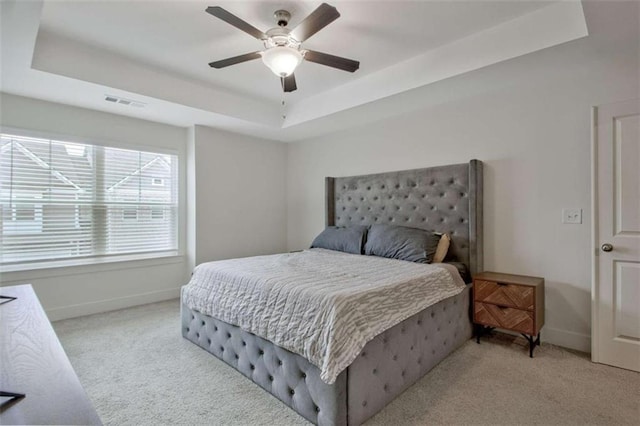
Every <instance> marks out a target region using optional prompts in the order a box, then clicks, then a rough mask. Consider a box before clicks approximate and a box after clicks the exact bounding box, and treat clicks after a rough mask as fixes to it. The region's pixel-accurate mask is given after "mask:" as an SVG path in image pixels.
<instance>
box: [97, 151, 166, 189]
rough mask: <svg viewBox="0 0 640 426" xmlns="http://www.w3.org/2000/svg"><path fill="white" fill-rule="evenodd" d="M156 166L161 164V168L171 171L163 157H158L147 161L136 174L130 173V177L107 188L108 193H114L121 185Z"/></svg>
mask: <svg viewBox="0 0 640 426" xmlns="http://www.w3.org/2000/svg"><path fill="white" fill-rule="evenodd" d="M154 164H160V165H161V166H164V167H165V168H166V169H167V170H171V165H170V164H169V163H167V161H166V160H165V159H164V158H162V157H161V156H157V157H155V158H153V159H151V160H149V161H147V162H146V163H145V164H144V165H142V166H141V167H139V168H138V169H136V170H135V171H134V172H132V173H130V174H129V175H127V176H125V177H123V178H122V179H120V180H119V181H118V182H116V183H114V184H113V185H111V186H110V187H109V188H107V192H112V191H114V190H115V189H116V188H118V187H119V186H120V185H123V184H124V183H126V182H128V181H129V179H131V178H133V177H135V176H138V175H140V174H141V173H142V172H144V171H145V170H147V169H148V168H150V167H152V166H153V165H154Z"/></svg>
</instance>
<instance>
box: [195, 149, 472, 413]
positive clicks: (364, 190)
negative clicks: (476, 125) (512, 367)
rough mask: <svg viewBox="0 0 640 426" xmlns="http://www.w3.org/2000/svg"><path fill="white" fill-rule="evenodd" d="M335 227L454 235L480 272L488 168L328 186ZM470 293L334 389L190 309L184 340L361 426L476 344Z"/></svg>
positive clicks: (426, 317)
mask: <svg viewBox="0 0 640 426" xmlns="http://www.w3.org/2000/svg"><path fill="white" fill-rule="evenodd" d="M326 194H327V215H326V218H327V220H326V222H327V225H338V226H346V225H351V224H365V225H368V224H374V223H393V224H397V225H403V226H410V227H414V228H423V229H428V230H434V231H439V232H446V233H448V234H449V235H451V237H452V245H451V247H450V250H449V256H448V260H452V261H458V262H462V263H464V264H465V265H466V266H467V267H468V268H469V271H470V273H471V274H473V273H475V272H478V271H481V270H482V163H481V162H480V161H478V160H472V161H471V162H469V163H465V164H455V165H448V166H441V167H431V168H426V169H417V170H408V171H402V172H392V173H380V174H373V175H365V176H353V177H342V178H327V179H326ZM469 307H470V289H469V287H467V289H465V291H463V292H462V293H461V294H459V295H457V296H454V297H451V298H449V299H445V300H443V301H441V302H439V303H437V304H435V305H432V306H430V307H429V308H427V309H425V310H423V311H422V312H419V313H418V314H416V315H414V316H413V317H411V318H408V319H407V320H405V321H403V322H401V323H400V324H398V325H396V326H394V327H392V328H390V329H389V330H387V331H385V332H383V333H382V334H380V335H378V336H377V337H375V338H374V339H373V340H371V341H370V342H369V343H367V345H366V346H365V347H364V348H363V350H362V352H361V353H360V355H359V356H358V358H356V360H355V361H354V362H353V363H352V364H351V365H350V366H349V367H348V368H347V369H346V370H345V371H343V372H342V373H341V374H340V375H339V376H338V379H337V380H336V382H335V383H334V384H332V385H328V384H326V383H324V382H323V381H322V380H321V379H320V370H319V369H318V368H317V367H315V366H314V365H312V364H311V363H309V361H307V360H306V359H305V358H303V357H301V356H300V355H297V354H294V353H291V352H289V351H287V350H285V349H282V348H280V347H278V346H276V345H274V344H273V343H271V342H269V341H267V340H264V339H262V338H260V337H258V336H255V335H253V334H251V333H247V332H245V331H243V330H241V329H240V328H238V327H236V326H234V325H231V324H228V323H225V322H223V321H220V320H218V319H216V318H212V317H209V316H206V315H203V314H201V313H199V312H197V311H194V310H191V309H189V308H188V307H187V306H185V305H184V304H183V305H182V335H183V336H184V337H185V338H186V339H188V340H190V341H192V342H194V343H195V344H197V345H198V346H201V347H202V348H204V349H205V350H207V351H209V352H211V353H212V354H213V355H215V356H216V357H218V358H220V359H222V360H223V361H225V362H226V363H227V364H229V365H231V366H232V367H234V368H235V369H237V370H238V371H240V372H241V373H242V374H244V375H245V376H247V377H248V378H250V379H251V380H252V381H253V382H255V383H256V384H258V385H259V386H261V387H262V388H264V389H265V390H266V391H268V392H270V393H271V394H272V395H274V396H275V397H276V398H278V399H280V400H281V401H283V402H284V403H285V404H287V405H288V406H289V407H291V408H292V409H294V410H295V411H297V412H298V413H299V414H300V415H302V416H303V417H305V418H306V419H308V420H310V421H311V422H313V423H316V424H319V425H347V424H349V425H358V424H361V423H363V422H364V421H366V420H367V419H368V418H370V417H371V416H373V415H374V414H376V413H377V412H378V411H380V410H381V409H382V408H383V407H384V406H385V405H387V404H388V403H389V402H390V401H391V400H393V399H394V398H395V397H396V396H398V395H399V394H401V393H402V392H403V391H404V390H405V389H407V388H408V387H409V386H411V385H412V384H413V383H415V382H416V381H417V380H418V379H420V378H421V377H422V376H424V375H425V374H426V373H427V372H428V371H429V370H431V369H432V368H433V367H434V366H435V365H436V364H438V363H439V362H440V361H441V360H443V359H444V358H446V357H447V356H448V355H449V354H450V353H451V352H453V351H454V350H455V349H457V348H458V347H459V346H460V345H462V344H463V343H464V342H465V341H467V340H468V339H469V338H470V337H471V333H472V332H471V321H470V317H469V311H470V310H469Z"/></svg>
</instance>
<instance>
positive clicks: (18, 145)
mask: <svg viewBox="0 0 640 426" xmlns="http://www.w3.org/2000/svg"><path fill="white" fill-rule="evenodd" d="M12 147H15V148H17V149H18V151H20V152H21V153H22V154H23V155H24V156H25V157H27V158H29V159H30V160H31V161H33V162H34V163H35V164H37V165H38V166H40V167H41V168H43V169H45V170H50V171H51V174H52V175H53V176H55V177H56V178H58V179H59V180H60V181H62V182H63V183H65V184H67V185H70V186H73V187H74V188H75V189H77V190H78V191H83V192H84V189H83V188H81V187H80V186H79V185H77V184H76V183H75V182H73V181H72V180H71V179H69V178H68V177H67V176H65V175H64V174H63V173H62V172H60V171H58V170H56V169H54V168H53V167H51V165H50V164H49V163H47V162H46V161H44V160H43V159H42V158H40V157H39V156H38V155H36V154H35V153H34V152H33V151H31V150H30V149H29V148H27V147H26V146H24V145H23V144H21V143H20V142H18V141H15V140H11V143H8V144H5V145H4V146H2V148H0V152H1V153H3V154H4V153H5V152H6V151H9V150H10V149H11V148H12Z"/></svg>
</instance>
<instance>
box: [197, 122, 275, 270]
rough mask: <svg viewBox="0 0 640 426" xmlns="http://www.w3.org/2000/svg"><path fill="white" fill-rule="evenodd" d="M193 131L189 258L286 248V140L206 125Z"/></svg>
mask: <svg viewBox="0 0 640 426" xmlns="http://www.w3.org/2000/svg"><path fill="white" fill-rule="evenodd" d="M189 137H190V140H189V155H188V157H189V162H190V164H189V173H190V178H189V179H190V180H191V181H194V182H196V183H197V191H196V194H195V204H191V205H190V207H189V219H190V226H193V228H192V229H191V230H190V232H191V233H192V234H193V235H192V237H191V238H190V242H189V245H190V247H191V248H192V250H190V252H191V253H194V255H195V256H194V257H193V258H191V259H190V262H192V263H195V264H199V263H202V262H206V261H211V260H219V259H228V258H233V257H244V256H253V255H259V254H270V253H280V252H283V251H285V250H286V245H287V242H286V232H287V217H286V214H287V203H286V166H287V161H286V159H287V146H286V145H285V144H283V143H280V142H273V141H267V140H264V139H257V138H252V137H250V136H243V135H238V134H234V133H228V132H224V131H220V130H215V129H212V128H209V127H203V126H195V129H194V130H193V131H192V132H190V135H189Z"/></svg>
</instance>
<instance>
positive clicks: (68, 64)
mask: <svg viewBox="0 0 640 426" xmlns="http://www.w3.org/2000/svg"><path fill="white" fill-rule="evenodd" d="M319 4H320V2H318V1H314V2H309V1H290V0H285V1H216V2H211V1H177V0H174V1H151V0H138V1H134V0H129V1H105V0H103V1H89V0H80V1H69V0H66V1H44V2H42V1H31V2H16V1H3V2H2V20H3V21H2V24H3V29H2V40H3V43H2V58H3V61H2V71H3V73H2V76H3V78H2V90H3V91H5V92H8V93H14V94H19V95H25V96H32V97H38V98H43V99H47V100H53V101H57V102H63V103H69V104H72V105H78V106H84V107H90V108H95V109H99V110H106V111H110V112H115V113H119V114H124V115H131V116H137V117H141V118H147V119H152V120H156V121H162V122H168V123H171V124H176V125H182V126H188V125H192V124H205V125H211V126H217V127H221V128H227V129H229V130H233V131H239V132H243V133H247V134H253V135H257V136H262V137H266V138H270V139H278V140H292V138H304V137H306V136H308V135H306V134H305V132H304V124H305V123H308V122H312V121H314V120H317V119H319V118H322V117H326V116H329V115H332V114H338V113H340V112H341V111H345V110H348V109H352V108H354V107H357V106H359V105H363V104H365V103H370V102H376V101H378V100H380V99H382V98H385V97H388V96H392V95H394V94H397V93H401V92H404V91H407V90H412V89H414V88H417V87H420V86H424V85H425V84H430V83H433V82H435V81H439V80H441V79H444V78H448V77H451V76H453V75H457V74H460V73H464V72H468V71H471V70H473V69H478V68H481V67H484V66H487V65H491V64H493V63H497V62H500V61H503V60H507V59H510V58H513V57H517V56H520V55H522V54H527V53H530V52H533V51H536V50H539V49H542V48H546V47H550V46H553V45H556V44H559V43H562V42H565V41H568V40H572V39H575V38H579V37H583V36H585V35H586V34H587V31H586V25H585V23H584V15H583V12H582V7H581V4H580V3H579V2H557V1H555V2H549V1H516V0H513V1H483V0H477V1H440V2H436V1H340V0H331V1H330V4H332V5H334V6H335V7H337V9H338V10H339V11H340V13H341V17H340V18H339V19H338V20H336V21H335V22H333V23H332V24H330V25H329V26H327V27H326V28H325V29H323V30H322V31H320V32H319V33H318V34H316V35H314V36H313V37H312V38H310V39H309V40H308V41H307V42H306V43H305V44H304V47H306V48H309V49H313V50H318V51H322V52H326V53H331V54H335V55H338V56H344V57H348V58H352V59H356V60H359V61H360V63H361V66H360V69H359V70H358V71H357V72H356V73H354V74H350V73H346V72H343V71H340V70H336V69H332V68H329V67H324V66H321V65H317V64H313V63H303V64H302V65H301V66H300V67H299V68H298V70H297V71H296V79H297V82H298V90H297V91H296V92H294V93H292V94H287V95H286V97H285V100H286V105H285V107H284V108H283V107H282V106H281V104H280V103H281V101H282V99H283V94H282V92H281V88H280V83H279V81H278V78H277V77H276V76H274V75H273V74H272V73H271V71H269V70H268V69H267V68H266V67H265V66H264V65H263V64H262V63H261V61H260V60H255V61H251V62H247V63H243V64H239V65H236V66H232V67H229V68H226V69H222V70H215V69H212V68H210V67H209V66H208V65H207V63H208V62H210V61H212V60H218V59H223V58H226V57H230V56H235V55H238V54H242V53H247V52H252V51H256V50H261V49H262V45H261V42H260V41H258V40H255V39H253V38H252V37H251V36H249V35H247V34H245V33H243V32H241V31H240V30H238V29H236V28H234V27H232V26H230V25H228V24H226V23H225V22H222V21H220V20H218V19H216V18H214V17H213V16H211V15H209V14H207V13H206V12H205V11H204V10H205V8H206V7H207V6H211V5H219V6H222V7H223V8H225V9H227V10H228V11H230V12H232V13H233V14H235V15H237V16H239V17H240V18H242V19H244V20H246V21H247V22H249V23H250V24H252V25H254V26H256V27H257V28H259V29H261V30H265V31H266V30H267V29H268V28H271V27H273V26H275V25H274V21H273V18H272V15H273V12H274V11H275V10H276V9H281V8H284V9H287V10H289V11H290V12H291V13H292V19H291V22H290V27H295V25H296V24H297V23H298V22H299V21H300V20H302V19H303V18H304V17H305V16H307V15H308V14H309V13H311V12H312V11H313V10H314V9H315V8H316V7H317V6H318V5H319ZM7 40H9V43H7V42H6V41H7ZM107 93H108V94H114V95H119V96H122V97H125V98H129V99H134V100H140V101H142V102H144V103H146V104H147V107H146V108H143V109H132V108H131V107H129V108H128V109H127V107H124V106H121V105H112V104H106V103H105V102H104V100H103V98H104V94H107ZM282 115H285V116H286V118H285V119H283V118H282ZM293 127H295V129H296V130H295V132H294V131H292V130H289V129H291V128H293Z"/></svg>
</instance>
